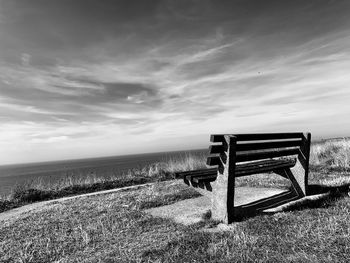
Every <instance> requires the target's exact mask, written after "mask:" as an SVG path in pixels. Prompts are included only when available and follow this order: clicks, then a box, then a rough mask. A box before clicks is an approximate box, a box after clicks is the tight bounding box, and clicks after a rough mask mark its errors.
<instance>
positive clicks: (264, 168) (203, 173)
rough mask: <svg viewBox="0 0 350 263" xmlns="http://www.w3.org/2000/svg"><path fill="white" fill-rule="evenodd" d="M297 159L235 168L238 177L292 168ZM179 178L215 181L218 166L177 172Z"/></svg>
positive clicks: (254, 163)
mask: <svg viewBox="0 0 350 263" xmlns="http://www.w3.org/2000/svg"><path fill="white" fill-rule="evenodd" d="M295 163H296V160H295V159H279V160H275V159H269V160H262V161H255V162H249V163H240V164H237V166H236V169H235V175H236V177H240V176H246V175H252V174H257V173H267V172H272V171H276V170H279V169H284V168H291V167H293V166H294V165H295ZM176 177H177V178H183V179H186V180H188V181H192V182H195V183H201V182H213V181H215V180H216V177H217V168H209V169H200V170H192V171H186V172H180V173H176Z"/></svg>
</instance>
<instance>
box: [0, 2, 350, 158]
mask: <svg viewBox="0 0 350 263" xmlns="http://www.w3.org/2000/svg"><path fill="white" fill-rule="evenodd" d="M0 6H1V9H0V10H1V11H0V38H1V39H2V41H1V42H0V51H1V52H0V59H1V62H0V72H1V74H0V108H1V109H0V120H1V122H2V131H3V132H2V134H0V144H1V145H2V147H3V149H8V150H9V151H10V149H12V148H13V149H15V148H16V147H12V146H11V144H10V143H9V142H11V141H12V142H17V143H18V145H20V143H22V144H23V145H25V147H26V149H27V150H25V151H24V153H18V152H16V151H14V150H13V151H12V150H11V151H12V156H13V157H11V158H12V159H11V158H10V157H9V158H8V159H7V160H8V162H11V161H14V159H15V157H16V156H20V155H21V156H22V157H21V158H22V160H25V158H26V156H27V155H28V154H30V153H38V155H40V154H41V155H40V156H43V151H44V149H46V150H47V149H52V151H51V150H50V152H59V154H60V155H59V156H67V158H68V157H71V156H72V154H73V153H74V154H76V155H77V156H78V154H79V152H80V153H81V152H83V153H85V152H86V153H91V154H92V153H93V152H96V153H99V154H104V155H106V154H107V153H120V154H124V153H125V152H127V151H129V152H130V151H131V152H132V151H134V152H138V151H141V150H144V151H147V149H164V148H166V146H167V147H168V148H169V149H175V148H176V149H178V147H179V145H178V142H179V141H180V139H179V138H187V139H186V140H188V141H186V142H185V144H186V145H187V144H188V145H189V144H190V143H191V140H192V141H193V142H194V141H195V140H194V139H193V138H194V137H196V136H197V135H198V136H199V135H200V136H202V137H200V138H204V137H205V138H206V140H207V136H204V135H203V134H206V135H207V134H209V133H212V132H236V131H244V132H249V131H252V132H253V131H263V130H269V129H270V130H273V131H277V130H297V129H298V130H299V129H302V130H304V129H308V130H311V131H312V132H315V133H316V134H319V136H323V135H325V134H331V133H332V127H334V126H335V125H338V124H340V123H342V122H341V119H343V120H345V119H346V118H347V116H348V114H350V109H349V107H348V101H349V99H350V98H349V96H350V95H349V91H348V84H349V83H350V78H349V77H348V74H347V69H348V68H349V67H350V62H349V61H350V48H349V46H348V43H349V40H350V39H349V26H350V21H349V20H348V19H347V16H348V11H349V10H350V6H349V3H348V2H347V1H337V2H327V1H308V2H307V3H305V2H304V1H288V2H286V1H264V2H261V1H215V2H213V1H200V2H197V1H190V2H189V1H151V2H150V3H148V2H147V3H140V2H139V1H131V2H130V1H106V2H104V3H103V4H102V3H99V2H98V1H82V2H81V1H74V3H73V2H72V1H50V4H48V2H47V1H33V2H32V1H31V3H30V4H29V3H27V2H26V1H14V0H13V1H2V2H0ZM62 14H64V15H62ZM341 125H342V128H343V129H344V133H346V132H350V124H349V123H347V122H346V121H344V124H341ZM189 138H190V139H189ZM58 141H59V144H58V143H57V142H58ZM130 141H132V142H134V143H135V146H130V143H128V142H130ZM205 144H206V141H205V142H204V141H203V144H200V143H199V141H196V145H197V146H198V145H203V146H204V145H205ZM34 145H35V146H34ZM5 146H6V147H5ZM73 146H74V147H75V148H76V149H77V150H75V149H74V147H73ZM158 146H159V147H158ZM50 147H51V148H50ZM89 147H90V148H89ZM113 147H114V148H113ZM123 147H124V148H123ZM137 147H139V148H137ZM157 147H158V148H157ZM184 147H185V146H184ZM34 148H35V149H34ZM36 149H37V150H36ZM53 149H54V150H55V151H53ZM92 149H94V150H95V151H94V150H92ZM113 149H114V150H113ZM39 153H40V154H39ZM25 154H27V155H25ZM65 154H66V155H65ZM68 155H69V156H68ZM5 157H6V156H5ZM5 157H4V158H5ZM54 157H55V156H54V155H51V157H50V158H54ZM33 158H34V157H33ZM38 158H39V157H38ZM48 158H49V157H48ZM5 159H6V158H5ZM5 159H4V160H5Z"/></svg>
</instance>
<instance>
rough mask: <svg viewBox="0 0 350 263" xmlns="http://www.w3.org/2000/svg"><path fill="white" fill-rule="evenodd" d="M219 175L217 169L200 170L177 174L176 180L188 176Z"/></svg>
mask: <svg viewBox="0 0 350 263" xmlns="http://www.w3.org/2000/svg"><path fill="white" fill-rule="evenodd" d="M213 173H215V174H216V173H217V168H209V169H199V170H192V171H185V172H179V173H175V177H176V178H184V177H186V176H188V175H198V176H201V175H207V174H213Z"/></svg>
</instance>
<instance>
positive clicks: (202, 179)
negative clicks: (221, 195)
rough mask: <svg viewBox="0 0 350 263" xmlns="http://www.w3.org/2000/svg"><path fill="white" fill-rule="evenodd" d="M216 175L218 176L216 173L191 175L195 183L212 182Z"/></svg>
mask: <svg viewBox="0 0 350 263" xmlns="http://www.w3.org/2000/svg"><path fill="white" fill-rule="evenodd" d="M217 176H218V174H217V173H215V174H210V175H206V176H194V177H192V181H194V182H195V183H201V182H213V181H215V180H216V177H217Z"/></svg>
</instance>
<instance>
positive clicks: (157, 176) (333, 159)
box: [0, 138, 350, 213]
mask: <svg viewBox="0 0 350 263" xmlns="http://www.w3.org/2000/svg"><path fill="white" fill-rule="evenodd" d="M205 162H206V155H205V154H201V155H193V154H185V155H183V156H182V157H179V158H176V159H169V160H167V161H166V162H163V163H154V164H151V165H148V166H146V167H143V168H137V169H132V170H129V172H127V173H124V174H120V175H114V174H113V175H110V176H107V177H106V176H103V177H102V176H100V177H99V176H96V175H95V174H94V173H87V174H86V175H83V174H81V175H80V176H77V175H70V176H66V177H63V178H62V179H61V180H58V181H57V180H54V181H47V180H43V178H40V177H39V178H37V179H36V180H32V181H27V182H26V183H24V184H19V185H15V186H14V188H13V189H12V192H11V194H10V195H7V196H0V213H1V212H3V211H6V210H9V209H12V208H15V207H19V206H22V205H24V204H27V203H32V202H37V201H43V200H50V199H56V198H60V197H65V196H72V195H77V194H84V193H90V192H96V191H101V190H109V189H114V188H120V187H124V186H130V185H136V184H143V183H149V182H156V181H164V180H169V179H173V177H174V173H175V172H178V171H186V170H194V169H200V168H205V167H206V166H205ZM310 169H311V170H314V171H322V170H325V171H327V172H330V171H342V172H347V171H348V170H349V169H350V139H348V138H343V139H331V140H326V141H319V142H316V143H313V144H312V147H311V154H310ZM258 178H259V179H258ZM260 179H261V180H260ZM266 181H268V182H269V185H271V186H272V185H273V186H282V185H285V182H284V180H283V179H281V178H280V177H278V176H277V177H276V176H271V175H266V176H258V177H257V176H251V177H244V178H240V179H239V180H238V184H240V185H251V186H259V185H261V184H263V183H266Z"/></svg>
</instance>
